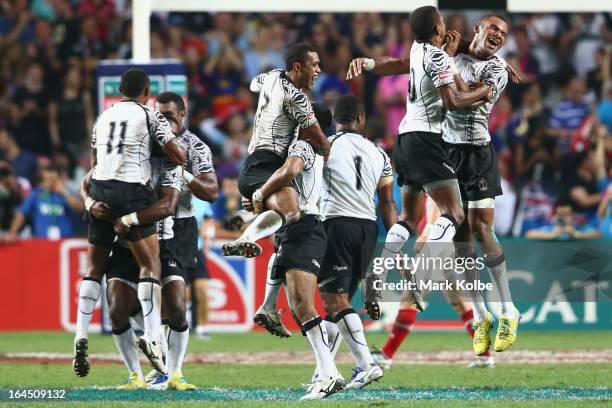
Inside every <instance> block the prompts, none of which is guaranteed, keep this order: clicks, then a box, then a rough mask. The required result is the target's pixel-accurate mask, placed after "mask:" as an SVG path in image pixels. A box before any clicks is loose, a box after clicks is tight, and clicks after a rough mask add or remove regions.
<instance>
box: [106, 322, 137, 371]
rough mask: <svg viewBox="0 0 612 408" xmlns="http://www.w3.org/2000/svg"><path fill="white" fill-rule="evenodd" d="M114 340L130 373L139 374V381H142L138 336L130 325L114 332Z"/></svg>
mask: <svg viewBox="0 0 612 408" xmlns="http://www.w3.org/2000/svg"><path fill="white" fill-rule="evenodd" d="M113 340H114V341H115V345H116V346H117V349H118V350H119V353H121V357H122V358H123V362H124V363H125V366H126V367H127V369H128V371H129V372H130V373H137V374H138V379H139V380H141V381H142V379H143V377H142V370H141V368H140V360H139V355H138V348H137V347H136V342H137V339H136V335H135V334H134V330H132V327H131V326H130V325H127V326H126V327H124V328H123V329H119V330H113Z"/></svg>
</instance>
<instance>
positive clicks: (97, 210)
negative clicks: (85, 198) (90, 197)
mask: <svg viewBox="0 0 612 408" xmlns="http://www.w3.org/2000/svg"><path fill="white" fill-rule="evenodd" d="M89 212H91V215H92V216H93V217H95V218H100V219H105V220H112V219H114V218H116V217H117V214H115V212H114V211H113V210H111V208H110V207H109V206H108V204H106V203H104V202H102V201H96V202H95V203H94V204H93V205H92V206H91V208H90V209H89Z"/></svg>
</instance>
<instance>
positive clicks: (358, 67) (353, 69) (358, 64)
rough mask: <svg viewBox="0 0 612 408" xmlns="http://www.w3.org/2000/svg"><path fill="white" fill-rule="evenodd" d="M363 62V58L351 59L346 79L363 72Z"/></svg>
mask: <svg viewBox="0 0 612 408" xmlns="http://www.w3.org/2000/svg"><path fill="white" fill-rule="evenodd" d="M364 64H365V58H355V59H353V60H352V61H351V63H350V64H349V67H348V71H347V72H346V80H347V81H348V80H351V79H353V78H357V77H358V76H359V75H361V74H362V73H363V67H364Z"/></svg>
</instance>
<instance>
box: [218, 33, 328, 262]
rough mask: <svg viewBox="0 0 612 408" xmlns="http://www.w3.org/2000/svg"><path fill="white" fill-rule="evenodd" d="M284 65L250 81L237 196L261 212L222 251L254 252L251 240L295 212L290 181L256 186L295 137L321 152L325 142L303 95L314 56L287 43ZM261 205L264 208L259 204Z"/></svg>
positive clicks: (312, 75)
mask: <svg viewBox="0 0 612 408" xmlns="http://www.w3.org/2000/svg"><path fill="white" fill-rule="evenodd" d="M285 61H286V66H285V69H284V70H282V69H276V70H273V71H270V72H267V73H264V74H261V75H258V76H257V77H255V78H254V79H253V80H252V81H251V86H250V88H251V91H253V92H256V93H259V102H258V105H257V112H256V114H255V123H254V126H253V136H252V137H251V142H250V144H249V157H247V159H246V161H245V163H244V165H243V167H242V169H241V171H240V175H239V177H238V188H239V190H240V194H242V196H243V197H245V198H247V199H249V200H251V201H252V203H253V206H254V207H255V208H256V209H257V210H258V213H261V214H259V215H258V216H257V218H255V219H254V220H253V221H252V223H251V225H249V226H248V227H247V228H246V230H245V231H244V233H243V234H242V235H241V236H240V238H238V239H237V240H235V241H233V242H230V243H227V244H225V245H223V254H224V255H226V256H230V255H240V256H245V257H253V256H257V255H259V254H260V253H261V247H260V246H259V245H258V244H257V243H256V242H255V241H257V240H258V239H261V238H264V237H266V236H268V235H270V234H273V233H274V232H276V231H278V230H279V229H280V228H281V227H282V226H283V225H284V224H285V223H287V224H291V223H295V222H297V221H298V220H299V218H300V210H299V204H298V198H297V195H296V192H295V190H294V189H293V188H292V187H291V186H290V185H282V186H278V189H277V190H273V191H266V192H265V193H264V192H263V191H262V190H261V189H260V187H261V186H262V185H263V184H264V183H265V182H266V181H267V180H268V178H269V177H270V176H271V175H272V173H274V172H275V171H276V170H277V169H279V168H280V167H281V166H282V165H283V164H284V163H285V159H286V157H287V151H288V148H289V146H290V145H291V143H292V142H293V141H294V139H295V134H296V131H297V133H298V139H300V140H305V141H307V142H308V143H309V144H310V145H311V146H312V147H313V148H314V149H315V150H316V151H317V152H318V153H320V154H323V155H327V154H328V152H329V142H328V140H327V138H326V137H325V134H324V133H323V132H322V131H321V128H320V126H319V124H318V122H317V119H316V117H315V114H314V112H313V109H312V106H311V104H310V101H309V99H308V96H307V95H306V92H307V91H308V90H310V88H311V87H312V85H313V84H314V81H315V79H316V78H317V76H318V75H319V73H320V72H321V68H320V67H319V56H318V54H317V52H316V50H315V49H314V48H313V47H312V46H311V45H309V44H306V43H299V44H295V45H293V46H291V47H290V48H289V50H288V51H287V56H286V58H285ZM264 208H267V209H268V211H263V212H262V209H264Z"/></svg>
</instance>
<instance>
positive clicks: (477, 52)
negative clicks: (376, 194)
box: [349, 15, 520, 355]
mask: <svg viewBox="0 0 612 408" xmlns="http://www.w3.org/2000/svg"><path fill="white" fill-rule="evenodd" d="M474 33H475V36H474V38H473V40H472V42H471V43H470V44H469V46H468V49H466V50H465V51H466V52H467V54H460V55H459V56H458V57H457V58H456V66H457V69H458V73H460V76H461V79H459V78H458V80H460V81H461V80H464V81H466V82H468V83H469V84H476V83H479V82H484V83H485V84H488V85H489V86H491V89H492V91H493V94H492V97H491V99H490V100H489V101H487V102H486V103H484V104H482V103H481V104H477V106H474V107H472V108H470V109H463V110H458V111H451V112H449V113H448V114H447V117H446V120H445V121H444V123H443V126H442V131H443V139H444V141H445V146H446V147H447V150H448V152H449V158H450V160H451V164H452V165H453V168H454V169H455V171H456V173H457V177H458V179H459V186H460V192H461V196H462V198H463V200H464V201H467V205H464V208H465V209H467V217H465V219H466V221H467V222H464V223H462V225H461V228H460V230H459V231H458V235H457V236H456V237H455V241H456V242H459V243H460V245H459V246H458V250H459V252H458V255H460V256H467V257H470V256H473V254H474V249H473V246H472V236H474V238H475V239H476V241H477V242H478V243H479V246H480V247H481V249H482V251H483V252H484V253H485V255H486V265H487V267H488V268H489V272H490V274H491V277H492V280H493V282H494V285H495V288H496V290H497V295H498V299H499V300H500V302H501V306H502V316H501V318H500V323H499V329H498V333H497V338H496V341H495V349H496V351H504V350H507V349H508V348H509V347H510V346H511V345H512V344H513V343H514V342H515V340H516V331H517V328H518V323H519V319H520V317H519V313H518V311H517V310H516V308H515V307H514V304H513V302H512V298H511V296H510V290H509V285H508V278H507V273H506V264H505V258H504V257H503V250H502V248H501V245H500V244H499V242H498V241H497V239H496V237H495V232H494V230H493V219H494V204H495V196H497V195H500V194H502V191H501V186H500V179H499V171H498V168H497V159H496V155H495V150H494V149H493V147H492V146H491V144H490V143H489V142H490V139H491V138H490V135H489V132H488V117H489V114H490V112H491V109H492V107H493V104H494V103H495V102H496V101H497V99H498V98H499V95H500V94H501V92H502V91H503V89H504V87H505V86H506V83H507V81H508V73H507V72H506V71H507V70H508V68H507V66H506V64H505V61H503V60H502V59H501V58H499V57H497V56H496V55H495V53H496V52H497V51H498V50H499V49H500V48H501V47H502V46H503V45H504V44H505V42H506V39H507V33H508V24H507V22H506V20H505V19H504V18H503V17H500V16H495V15H487V16H484V17H483V18H481V19H480V21H479V22H478V23H477V24H476V25H475V26H474ZM450 35H451V36H452V37H453V38H450V41H449V42H455V41H456V37H457V35H456V34H454V33H451V34H450ZM378 62H380V64H378ZM364 64H365V67H366V68H371V66H372V62H371V61H370V62H368V61H364V60H363V59H360V60H359V59H358V60H354V61H353V62H352V63H351V67H350V68H349V76H352V75H354V74H355V73H356V74H359V73H360V72H361V67H363V66H364ZM374 65H375V66H376V65H379V67H378V68H375V70H374V72H378V73H381V74H385V75H388V74H401V73H406V72H408V71H407V63H406V61H403V60H399V59H393V58H390V57H383V58H382V59H380V61H376V62H374ZM508 72H509V73H510V75H511V77H512V80H513V81H514V82H518V81H519V80H520V78H518V76H516V74H515V73H514V72H513V71H512V70H508ZM412 79H413V78H412V77H411V81H412ZM411 89H413V87H412V85H411ZM403 201H404V203H403V204H404V205H406V206H407V207H408V211H406V212H405V213H406V214H407V217H406V218H405V221H407V223H408V225H411V226H412V225H413V223H414V221H415V220H418V218H420V213H419V211H418V210H417V211H410V210H411V209H416V208H422V203H421V202H420V200H419V199H414V198H413V197H410V195H409V194H404V197H403ZM410 213H412V215H415V214H417V217H413V216H411V214H410ZM410 221H412V222H410ZM398 231H399V232H400V233H399V234H396V236H395V237H389V236H387V238H388V239H387V241H388V242H387V244H389V241H395V248H393V249H394V250H397V248H398V247H401V246H403V242H405V240H404V238H406V239H407V237H408V236H409V235H405V234H401V232H403V231H401V230H399V229H398ZM477 276H478V275H477V271H474V270H469V271H467V272H466V279H468V280H470V279H471V280H475V279H477ZM467 295H468V297H469V299H470V301H471V302H472V309H473V314H474V329H475V334H474V351H475V352H476V353H477V354H479V355H482V354H483V353H485V352H486V351H487V350H488V348H489V346H490V343H491V340H490V337H489V334H488V332H489V330H490V329H491V326H492V316H491V314H490V313H489V312H488V311H487V309H486V305H485V303H484V301H483V299H482V294H481V293H480V292H478V291H472V292H468V293H467Z"/></svg>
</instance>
